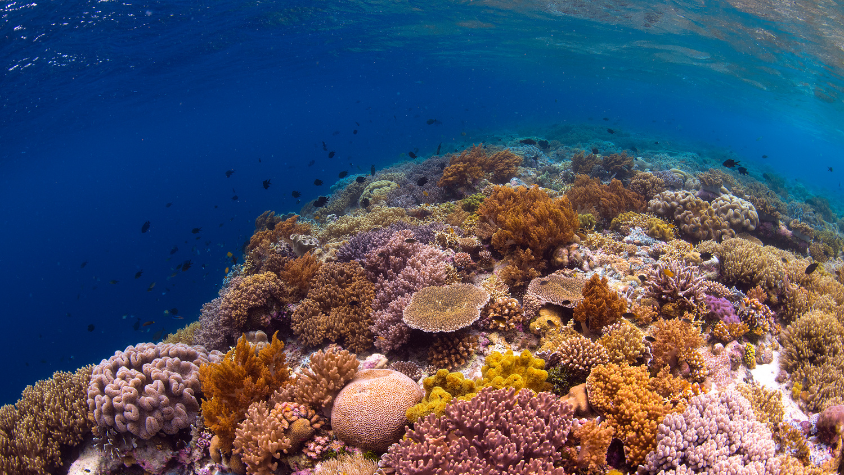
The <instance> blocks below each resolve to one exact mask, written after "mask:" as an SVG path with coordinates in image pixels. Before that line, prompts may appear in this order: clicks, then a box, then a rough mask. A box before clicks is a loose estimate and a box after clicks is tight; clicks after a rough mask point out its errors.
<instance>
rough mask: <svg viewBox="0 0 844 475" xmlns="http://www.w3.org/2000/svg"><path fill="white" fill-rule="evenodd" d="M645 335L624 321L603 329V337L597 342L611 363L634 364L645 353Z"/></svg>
mask: <svg viewBox="0 0 844 475" xmlns="http://www.w3.org/2000/svg"><path fill="white" fill-rule="evenodd" d="M644 337H645V334H644V333H643V332H642V330H639V328H637V327H636V326H635V325H633V324H632V323H630V322H628V321H627V320H625V319H621V320H619V321H618V322H616V323H614V324H612V325H608V326H606V327H604V335H603V336H602V337H601V338H600V339H599V340H598V343H600V344H601V346H603V347H604V348H605V349H606V350H607V357H608V358H609V361H610V362H612V363H624V362H627V363H628V364H631V365H632V364H636V363H637V362H638V361H639V360H640V359H642V358H643V356H644V355H645V353H646V351H647V350H646V349H645V342H644Z"/></svg>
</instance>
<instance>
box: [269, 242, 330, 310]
mask: <svg viewBox="0 0 844 475" xmlns="http://www.w3.org/2000/svg"><path fill="white" fill-rule="evenodd" d="M321 265H322V263H321V262H320V261H319V260H318V259H317V258H316V257H314V256H313V254H311V253H310V252H309V253H307V254H305V255H304V256H302V257H297V258H296V259H293V260H292V261H290V262H289V263H288V264H287V265H286V266H285V267H284V270H282V271H280V272H279V273H278V276H279V278H280V279H281V280H283V281H284V282H285V283H286V284H288V287H289V289H290V300H291V301H298V300H302V298H304V297H305V295H307V294H308V290H310V288H311V281H312V280H313V279H314V276H315V275H316V274H317V272H319V268H320V266H321Z"/></svg>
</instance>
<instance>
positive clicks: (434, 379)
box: [407, 369, 481, 422]
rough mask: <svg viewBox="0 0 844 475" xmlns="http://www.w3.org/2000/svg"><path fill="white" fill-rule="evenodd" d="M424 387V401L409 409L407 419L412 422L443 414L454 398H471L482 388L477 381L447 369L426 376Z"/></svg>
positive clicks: (423, 382)
mask: <svg viewBox="0 0 844 475" xmlns="http://www.w3.org/2000/svg"><path fill="white" fill-rule="evenodd" d="M422 387H423V388H424V389H425V397H423V398H422V402H420V403H419V404H417V405H415V406H413V407H411V408H410V409H408V410H407V419H408V420H409V421H410V422H416V421H417V420H418V419H420V418H422V417H425V416H427V415H428V414H436V415H437V416H441V415H442V414H443V412H444V411H445V408H446V406H447V405H448V404H449V403H450V402H451V401H452V400H453V399H454V398H457V399H458V400H469V399H471V398H473V397H475V395H476V394H477V393H478V391H480V389H481V388H480V387H478V386H477V385H476V383H475V381H473V380H471V379H466V378H464V377H463V375H462V374H461V373H456V372H455V373H449V372H448V370H445V369H441V370H439V371H437V374H435V375H434V376H430V377H427V378H425V379H424V380H423V381H422Z"/></svg>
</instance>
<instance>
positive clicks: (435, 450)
mask: <svg viewBox="0 0 844 475" xmlns="http://www.w3.org/2000/svg"><path fill="white" fill-rule="evenodd" d="M571 417H572V408H571V406H570V405H569V404H566V403H562V402H560V400H559V399H558V398H557V397H556V396H554V395H553V394H550V393H540V394H539V395H533V393H531V392H530V391H525V390H521V391H517V390H515V389H512V388H507V389H499V390H493V389H491V388H489V389H484V390H483V391H481V392H480V393H479V394H478V395H477V396H476V397H474V398H472V400H470V401H456V402H454V403H453V404H451V405H450V406H449V407H448V408H446V409H445V413H444V414H443V415H442V416H441V417H437V416H436V415H433V414H432V415H429V416H426V417H425V418H423V419H421V420H419V421H417V422H416V424H415V425H414V428H413V429H412V430H409V431H408V432H407V435H406V436H405V437H404V438H403V439H402V440H401V441H400V442H399V443H398V444H395V445H393V446H392V447H390V449H389V451H388V452H387V454H385V455H384V457H383V458H382V459H381V464H382V466H383V467H384V468H385V470H387V471H389V473H400V474H420V475H421V474H423V473H438V474H440V475H452V474H453V475H457V474H466V473H484V474H488V475H504V474H508V473H545V474H549V475H550V474H553V475H563V474H564V473H565V471H564V470H563V469H562V468H555V467H556V465H557V464H559V463H560V462H561V458H562V455H561V453H560V451H561V449H562V448H563V446H564V444H565V442H566V439H567V437H568V432H569V429H570V427H571Z"/></svg>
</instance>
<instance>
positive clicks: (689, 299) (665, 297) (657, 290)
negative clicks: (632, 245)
mask: <svg viewBox="0 0 844 475" xmlns="http://www.w3.org/2000/svg"><path fill="white" fill-rule="evenodd" d="M705 279H706V276H704V275H703V274H702V273H701V272H700V269H699V268H698V267H697V266H687V265H685V264H683V262H681V261H677V260H671V261H668V262H666V261H659V262H657V264H656V266H654V267H652V268H651V269H650V270H649V272H648V277H647V280H646V281H645V292H646V294H645V295H646V296H648V297H651V298H653V299H656V300H657V301H658V302H659V303H661V304H675V305H681V306H682V307H683V308H684V309H686V310H691V309H695V308H701V307H703V306H704V305H705V296H706V294H705V293H704V287H703V282H704V280H705Z"/></svg>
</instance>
